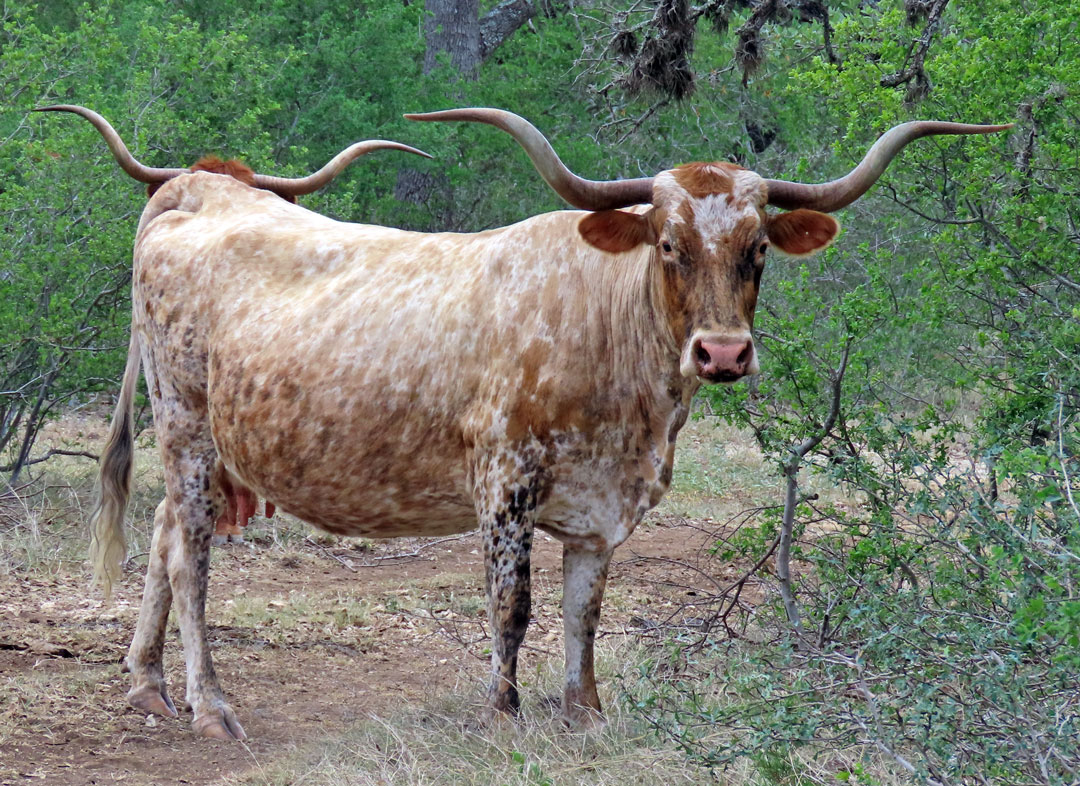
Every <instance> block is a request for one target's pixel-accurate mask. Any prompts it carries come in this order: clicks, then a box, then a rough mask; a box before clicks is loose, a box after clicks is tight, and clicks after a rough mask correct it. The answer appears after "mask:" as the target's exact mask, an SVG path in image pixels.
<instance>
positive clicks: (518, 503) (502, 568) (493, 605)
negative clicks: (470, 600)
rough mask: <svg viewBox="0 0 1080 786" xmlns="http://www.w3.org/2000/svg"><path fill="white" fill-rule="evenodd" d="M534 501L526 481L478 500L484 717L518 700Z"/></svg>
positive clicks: (507, 710) (513, 708) (512, 707)
mask: <svg viewBox="0 0 1080 786" xmlns="http://www.w3.org/2000/svg"><path fill="white" fill-rule="evenodd" d="M535 506H536V494H535V492H534V491H533V490H532V488H530V484H528V483H527V482H525V483H523V484H521V485H518V484H514V485H512V486H510V487H509V488H506V487H505V486H503V487H502V488H500V489H499V490H498V491H495V492H494V493H490V494H486V495H485V499H484V500H483V501H479V502H478V504H477V509H478V510H477V512H478V514H479V518H480V527H481V532H482V535H483V541H484V565H485V576H486V584H487V598H488V621H489V623H490V625H491V631H492V646H491V686H490V688H489V691H488V709H487V714H488V716H489V719H494V718H497V717H499V716H500V715H506V714H515V713H517V711H518V708H519V705H520V699H519V697H518V687H517V659H518V650H519V649H520V647H521V642H522V640H523V639H524V638H525V629H526V628H527V627H528V625H529V613H530V608H531V604H532V597H531V576H530V553H531V551H532V538H533V527H534V517H535V513H534V511H535Z"/></svg>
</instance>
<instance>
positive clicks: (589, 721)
mask: <svg viewBox="0 0 1080 786" xmlns="http://www.w3.org/2000/svg"><path fill="white" fill-rule="evenodd" d="M562 722H563V725H564V726H566V728H568V729H570V730H571V731H583V732H584V731H600V730H601V729H603V728H604V727H605V726H607V720H605V718H604V716H603V715H602V714H601V713H600V712H599V711H598V710H591V709H588V708H586V707H574V708H573V709H572V710H570V711H569V712H567V711H565V710H564V711H563V713H562Z"/></svg>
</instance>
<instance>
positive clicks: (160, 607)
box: [126, 500, 176, 718]
mask: <svg viewBox="0 0 1080 786" xmlns="http://www.w3.org/2000/svg"><path fill="white" fill-rule="evenodd" d="M175 533H176V517H175V516H173V515H171V513H170V511H169V509H168V502H167V500H162V501H161V504H159V505H158V506H157V511H156V512H155V513H154V539H153V541H152V542H151V544H150V565H149V567H148V568H147V570H146V585H145V587H144V588H143V598H142V607H141V608H140V610H139V622H138V624H137V625H136V627H135V637H134V638H133V639H132V641H131V647H130V649H129V650H128V655H127V659H126V664H127V667H128V670H129V671H130V672H131V690H130V691H128V695H127V700H128V703H129V704H131V706H132V707H135V708H136V709H139V710H142V711H143V712H152V713H155V714H157V715H164V716H166V717H170V718H175V717H176V707H175V706H174V705H173V703H172V699H170V698H169V694H168V692H167V690H166V688H165V673H164V670H163V669H162V665H161V656H162V652H163V650H164V648H165V626H166V623H167V621H168V618H169V606H170V605H171V604H172V587H170V586H169V576H168V567H167V566H168V560H169V543H170V541H171V540H172V539H173V538H174V535H175Z"/></svg>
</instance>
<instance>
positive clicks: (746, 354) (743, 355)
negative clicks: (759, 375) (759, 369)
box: [735, 341, 754, 366]
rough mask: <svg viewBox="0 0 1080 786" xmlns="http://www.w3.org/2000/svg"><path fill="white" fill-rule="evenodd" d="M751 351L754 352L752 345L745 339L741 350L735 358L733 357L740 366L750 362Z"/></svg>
mask: <svg viewBox="0 0 1080 786" xmlns="http://www.w3.org/2000/svg"><path fill="white" fill-rule="evenodd" d="M753 352H754V345H753V344H752V343H750V342H749V341H747V342H746V344H745V345H744V346H743V348H742V352H740V353H739V356H738V357H737V358H735V362H736V363H737V364H738V365H740V366H743V365H745V364H747V363H749V362H750V355H751V354H753Z"/></svg>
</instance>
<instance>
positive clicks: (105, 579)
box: [90, 331, 139, 599]
mask: <svg viewBox="0 0 1080 786" xmlns="http://www.w3.org/2000/svg"><path fill="white" fill-rule="evenodd" d="M138 381H139V339H138V338H137V336H136V334H135V333H134V331H133V332H132V334H131V343H130V344H129V346H128V357H127V367H126V368H125V369H124V382H123V384H122V385H121V387H120V400H119V401H117V402H116V411H115V412H113V418H112V425H110V426H109V439H108V441H107V442H106V443H105V450H104V451H103V452H102V454H101V460H100V462H99V463H98V479H97V489H96V490H97V505H96V507H95V508H94V512H93V513H92V514H91V515H90V563H91V565H93V569H94V580H95V581H97V582H99V583H100V584H101V586H102V588H103V589H104V590H105V598H106V599H109V598H110V597H111V596H112V587H113V583H114V582H116V581H117V580H118V579H119V578H120V566H121V564H122V563H123V561H124V556H125V554H126V551H127V545H126V543H125V541H124V511H125V510H126V509H127V503H128V496H129V495H130V494H131V475H132V464H133V462H134V456H135V423H134V421H135V388H136V386H137V384H138Z"/></svg>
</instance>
